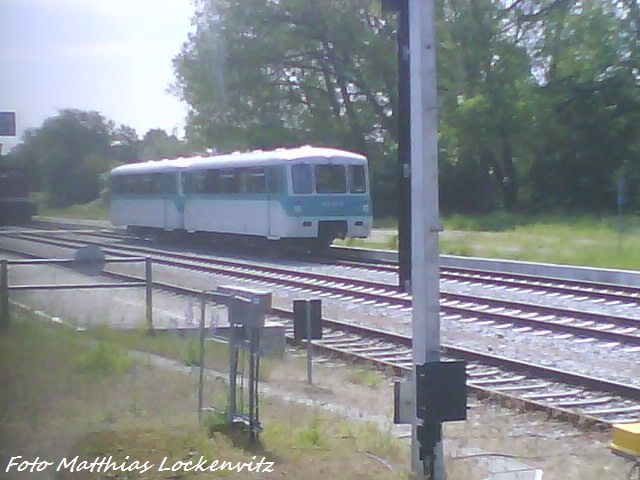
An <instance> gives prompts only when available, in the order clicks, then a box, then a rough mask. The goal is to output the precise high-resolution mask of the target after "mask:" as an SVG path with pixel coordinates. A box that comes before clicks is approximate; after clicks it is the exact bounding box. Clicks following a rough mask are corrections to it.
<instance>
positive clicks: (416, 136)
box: [409, 0, 444, 480]
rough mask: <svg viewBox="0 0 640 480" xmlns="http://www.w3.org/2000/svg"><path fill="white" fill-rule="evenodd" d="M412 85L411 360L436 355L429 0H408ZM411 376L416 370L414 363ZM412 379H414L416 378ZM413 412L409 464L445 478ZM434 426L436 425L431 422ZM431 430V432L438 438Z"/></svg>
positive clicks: (437, 449)
mask: <svg viewBox="0 0 640 480" xmlns="http://www.w3.org/2000/svg"><path fill="white" fill-rule="evenodd" d="M409 45H410V72H411V79H410V90H411V260H412V272H411V288H412V296H413V321H412V326H413V362H414V365H419V364H424V363H425V362H427V361H429V362H431V361H439V360H440V301H439V293H440V286H439V274H440V272H439V270H440V265H439V262H440V259H439V255H438V234H439V232H440V230H441V228H440V220H439V212H438V210H439V206H438V155H437V154H438V147H437V132H438V125H437V121H438V115H437V107H438V97H437V90H436V38H435V22H434V0H409ZM414 378H416V370H415V368H414ZM415 383H416V384H417V382H415ZM420 423H421V420H420V419H418V418H417V416H416V417H414V421H413V442H412V447H413V448H412V468H413V471H414V473H416V475H421V476H422V475H428V478H430V480H442V479H444V462H443V454H442V441H441V440H437V441H436V443H435V445H434V446H433V448H428V449H427V451H426V452H425V459H424V463H423V462H422V461H421V460H420V456H419V452H418V445H417V444H418V442H417V436H416V434H417V426H418V425H419V424H420ZM436 427H437V428H438V432H439V431H440V425H439V424H438V425H437V426H436ZM440 437H441V436H440V435H436V438H440Z"/></svg>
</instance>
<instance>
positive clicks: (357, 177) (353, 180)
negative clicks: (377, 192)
mask: <svg viewBox="0 0 640 480" xmlns="http://www.w3.org/2000/svg"><path fill="white" fill-rule="evenodd" d="M349 191H350V192H351V193H365V192H366V191H367V176H366V175H365V170H364V165H349Z"/></svg>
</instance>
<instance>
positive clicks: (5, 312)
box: [0, 257, 153, 333]
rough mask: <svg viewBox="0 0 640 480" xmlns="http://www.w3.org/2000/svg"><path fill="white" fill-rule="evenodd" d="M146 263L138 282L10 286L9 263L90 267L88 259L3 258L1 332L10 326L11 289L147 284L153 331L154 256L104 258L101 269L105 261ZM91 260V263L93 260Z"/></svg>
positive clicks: (0, 266)
mask: <svg viewBox="0 0 640 480" xmlns="http://www.w3.org/2000/svg"><path fill="white" fill-rule="evenodd" d="M135 262H144V272H145V279H144V280H140V281H134V282H119V283H116V282H95V283H78V284H74V283H72V284H44V285H38V284H33V285H29V284H24V285H9V265H13V266H33V265H64V266H79V265H80V266H87V262H78V260H74V259H55V258H52V259H39V258H38V259H25V260H6V259H2V260H0V332H4V331H7V330H8V329H9V325H10V323H11V322H10V315H9V291H24V290H36V291H38V290H93V289H98V288H130V287H145V297H146V320H147V325H148V328H149V333H152V332H153V300H152V292H153V280H152V273H151V258H149V257H112V258H104V259H100V262H99V263H100V265H99V266H98V267H97V269H96V270H97V271H98V272H99V271H101V270H102V268H101V267H102V264H103V263H105V264H106V263H135ZM89 263H90V262H89Z"/></svg>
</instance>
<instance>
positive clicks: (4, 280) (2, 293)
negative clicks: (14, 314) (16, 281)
mask: <svg viewBox="0 0 640 480" xmlns="http://www.w3.org/2000/svg"><path fill="white" fill-rule="evenodd" d="M7 330H9V262H8V261H7V260H4V259H3V260H2V261H1V262H0V332H5V331H7Z"/></svg>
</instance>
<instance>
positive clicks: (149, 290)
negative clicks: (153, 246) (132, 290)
mask: <svg viewBox="0 0 640 480" xmlns="http://www.w3.org/2000/svg"><path fill="white" fill-rule="evenodd" d="M144 278H145V290H146V298H147V327H148V329H149V335H153V333H154V330H153V279H152V275H151V258H149V257H146V258H145V259H144Z"/></svg>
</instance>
